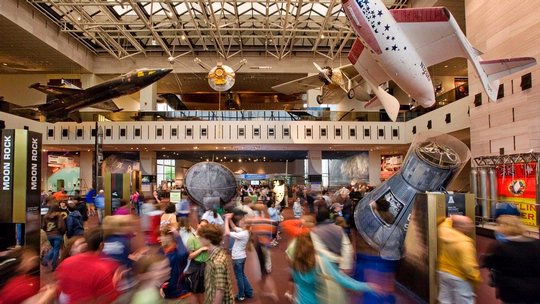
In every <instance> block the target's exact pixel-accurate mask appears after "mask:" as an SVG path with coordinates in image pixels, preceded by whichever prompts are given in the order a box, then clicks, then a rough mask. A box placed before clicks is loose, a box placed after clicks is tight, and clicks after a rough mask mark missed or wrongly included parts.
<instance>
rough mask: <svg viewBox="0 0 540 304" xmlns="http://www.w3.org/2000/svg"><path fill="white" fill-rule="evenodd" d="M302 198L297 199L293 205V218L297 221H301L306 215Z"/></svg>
mask: <svg viewBox="0 0 540 304" xmlns="http://www.w3.org/2000/svg"><path fill="white" fill-rule="evenodd" d="M300 200H301V199H300V198H299V197H297V198H296V200H295V201H294V204H293V216H294V218H295V219H299V218H300V217H301V216H302V215H303V214H304V209H303V208H302V204H301V203H300Z"/></svg>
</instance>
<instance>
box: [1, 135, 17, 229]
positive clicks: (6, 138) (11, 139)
mask: <svg viewBox="0 0 540 304" xmlns="http://www.w3.org/2000/svg"><path fill="white" fill-rule="evenodd" d="M1 134H2V139H1V143H0V151H1V152H0V160H1V161H0V163H1V166H2V167H1V177H2V187H0V223H11V222H12V216H13V171H14V168H13V166H14V159H15V153H14V152H15V130H2V132H1Z"/></svg>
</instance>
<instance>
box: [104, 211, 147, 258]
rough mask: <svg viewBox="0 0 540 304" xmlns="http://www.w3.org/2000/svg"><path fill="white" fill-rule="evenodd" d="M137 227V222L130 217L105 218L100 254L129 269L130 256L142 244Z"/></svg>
mask: <svg viewBox="0 0 540 304" xmlns="http://www.w3.org/2000/svg"><path fill="white" fill-rule="evenodd" d="M138 226H139V223H138V221H137V220H136V218H135V217H134V216H131V215H115V216H107V217H105V219H104V220H103V249H102V254H103V255H105V256H107V257H109V258H111V259H113V260H115V261H116V262H117V263H118V264H120V265H122V266H124V267H126V269H130V268H131V266H132V260H131V259H130V255H131V254H133V253H135V252H137V251H138V250H139V249H140V248H141V247H142V244H143V243H144V241H142V240H141V239H142V234H141V233H139V232H140V229H139V228H138Z"/></svg>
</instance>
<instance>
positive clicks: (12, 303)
mask: <svg viewBox="0 0 540 304" xmlns="http://www.w3.org/2000/svg"><path fill="white" fill-rule="evenodd" d="M0 274H1V276H2V279H3V280H5V284H3V285H2V286H1V287H0V303H2V304H18V303H22V302H23V301H25V300H27V299H29V298H31V297H32V296H35V295H36V294H38V292H39V283H40V282H39V257H38V255H37V252H35V251H34V250H32V249H30V248H24V247H21V248H17V249H14V250H13V251H11V252H9V253H8V254H7V256H6V259H5V260H4V261H3V262H2V263H1V264H0Z"/></svg>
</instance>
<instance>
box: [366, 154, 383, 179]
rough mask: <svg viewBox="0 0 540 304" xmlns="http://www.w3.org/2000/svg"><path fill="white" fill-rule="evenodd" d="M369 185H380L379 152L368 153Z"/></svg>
mask: <svg viewBox="0 0 540 304" xmlns="http://www.w3.org/2000/svg"><path fill="white" fill-rule="evenodd" d="M368 161H369V185H370V186H378V185H380V184H381V152H380V151H376V150H373V151H369V156H368Z"/></svg>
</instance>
